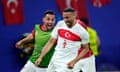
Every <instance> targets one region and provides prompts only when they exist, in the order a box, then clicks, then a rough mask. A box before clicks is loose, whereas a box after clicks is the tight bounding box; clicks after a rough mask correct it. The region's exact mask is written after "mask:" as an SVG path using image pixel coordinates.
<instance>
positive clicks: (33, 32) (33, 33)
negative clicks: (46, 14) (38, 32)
mask: <svg viewBox="0 0 120 72" xmlns="http://www.w3.org/2000/svg"><path fill="white" fill-rule="evenodd" d="M34 35H35V31H34V29H33V30H32V36H33V37H34Z"/></svg>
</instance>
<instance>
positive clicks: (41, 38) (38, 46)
mask: <svg viewBox="0 0 120 72" xmlns="http://www.w3.org/2000/svg"><path fill="white" fill-rule="evenodd" d="M34 31H35V34H34V35H35V36H34V37H35V46H34V50H33V53H32V56H31V57H30V60H31V61H32V62H33V63H35V61H36V60H37V59H38V57H39V55H40V54H41V51H42V49H43V47H44V45H45V44H46V43H47V41H48V40H49V38H50V33H51V31H49V32H44V31H42V30H41V29H40V25H38V24H36V25H35V30H34ZM53 52H54V46H53V47H52V48H51V50H50V51H49V52H48V53H47V54H46V55H45V56H44V57H43V59H42V61H41V63H40V65H39V66H40V67H46V66H48V64H49V61H50V59H51V57H52V55H53Z"/></svg>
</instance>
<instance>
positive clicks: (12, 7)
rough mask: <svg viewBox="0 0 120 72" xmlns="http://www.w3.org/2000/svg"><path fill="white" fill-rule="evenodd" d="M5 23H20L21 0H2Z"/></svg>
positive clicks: (22, 16)
mask: <svg viewBox="0 0 120 72" xmlns="http://www.w3.org/2000/svg"><path fill="white" fill-rule="evenodd" d="M2 6H3V16H4V22H5V24H6V25H15V24H22V23H23V20H24V15H23V3H22V0H2Z"/></svg>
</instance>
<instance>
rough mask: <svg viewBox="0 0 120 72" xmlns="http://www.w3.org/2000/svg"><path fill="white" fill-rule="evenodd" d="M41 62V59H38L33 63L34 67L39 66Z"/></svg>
mask: <svg viewBox="0 0 120 72" xmlns="http://www.w3.org/2000/svg"><path fill="white" fill-rule="evenodd" d="M41 60H42V59H41V58H38V59H37V60H36V61H35V65H36V66H39V64H40V62H41Z"/></svg>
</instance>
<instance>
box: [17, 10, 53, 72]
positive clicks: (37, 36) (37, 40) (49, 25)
mask: <svg viewBox="0 0 120 72" xmlns="http://www.w3.org/2000/svg"><path fill="white" fill-rule="evenodd" d="M42 21H43V24H41V25H40V24H36V25H35V28H34V30H33V31H32V33H31V34H29V35H28V36H27V37H25V38H24V39H22V40H20V41H18V42H17V43H16V47H17V48H22V46H23V44H25V43H27V42H30V41H33V40H34V50H33V53H32V55H31V56H30V58H29V60H28V61H27V63H26V64H25V65H24V67H23V69H22V70H21V71H20V72H46V69H47V67H48V64H49V61H50V59H51V57H52V54H53V52H54V46H52V47H51V50H50V51H49V52H48V53H47V54H46V55H45V56H44V58H43V60H42V62H41V63H40V64H39V65H38V67H37V66H35V61H36V60H37V59H38V57H39V55H40V54H41V52H42V48H43V47H44V45H45V44H46V42H47V41H48V40H49V38H50V33H51V31H52V29H53V28H54V24H55V13H54V12H53V11H52V10H47V11H46V12H45V13H44V17H43V20H42Z"/></svg>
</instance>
